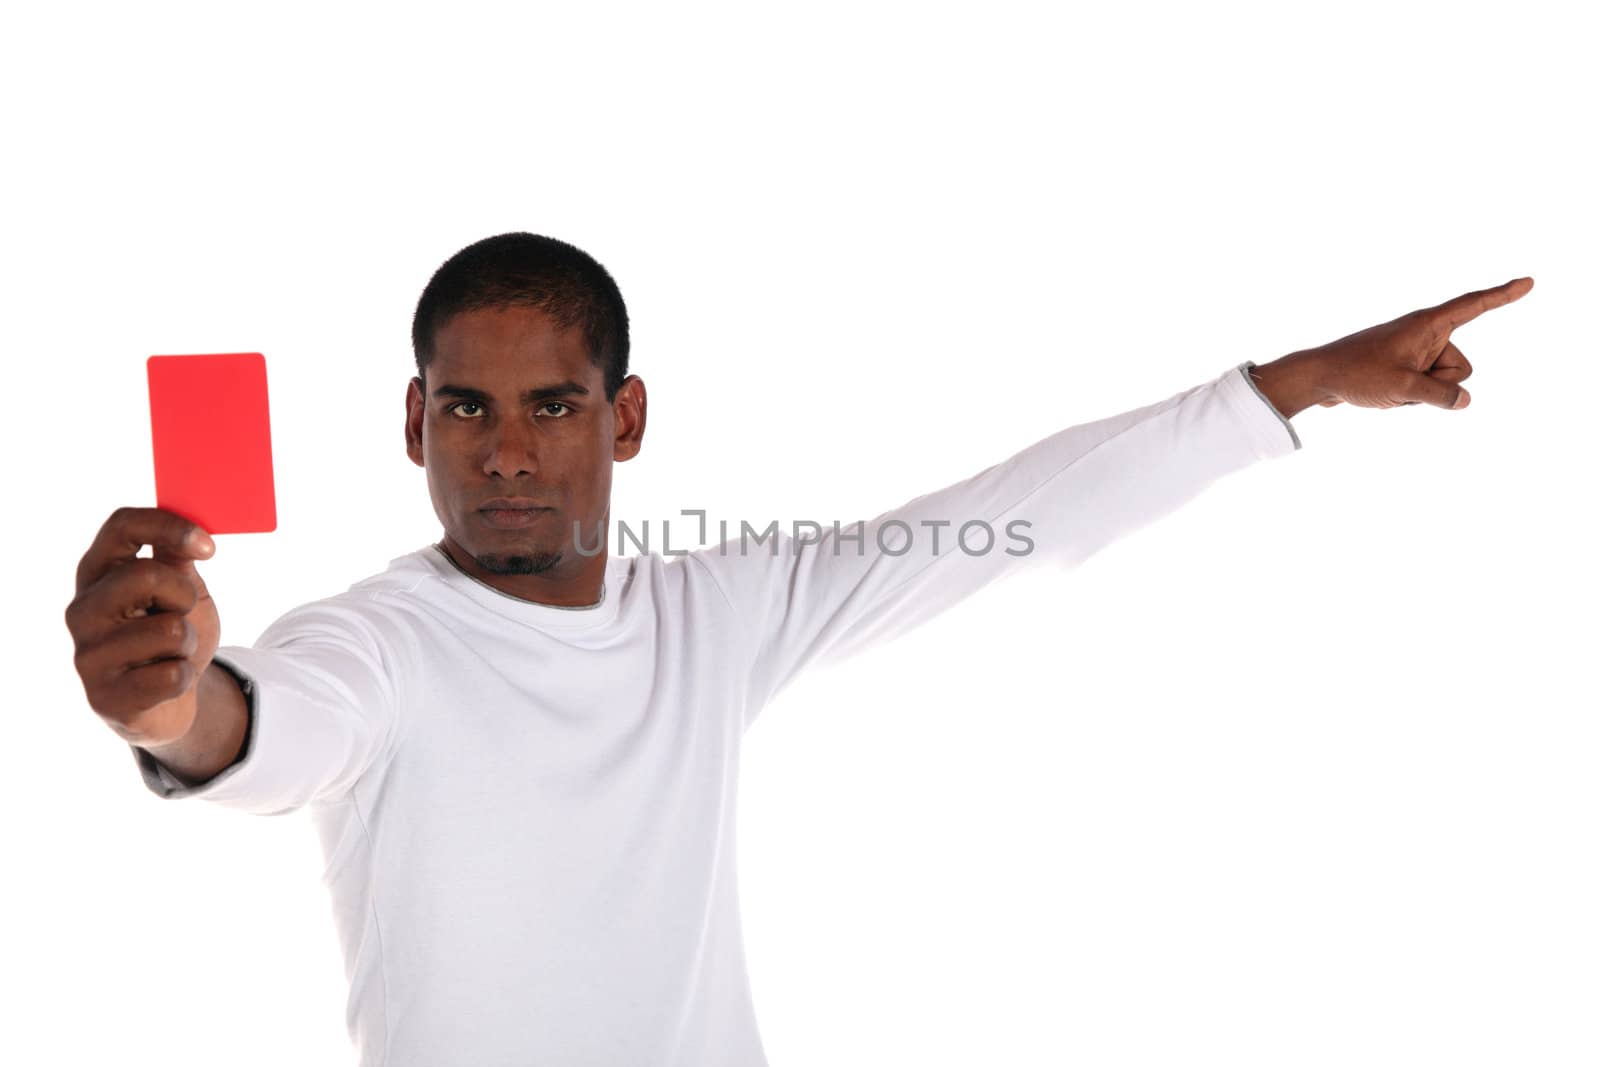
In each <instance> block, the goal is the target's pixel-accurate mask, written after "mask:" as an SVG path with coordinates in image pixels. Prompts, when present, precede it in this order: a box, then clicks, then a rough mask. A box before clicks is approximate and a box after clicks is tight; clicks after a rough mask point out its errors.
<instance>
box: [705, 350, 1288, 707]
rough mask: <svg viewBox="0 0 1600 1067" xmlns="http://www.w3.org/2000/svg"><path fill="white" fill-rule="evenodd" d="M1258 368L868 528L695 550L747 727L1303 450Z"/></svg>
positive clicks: (1024, 459)
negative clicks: (845, 667) (917, 632)
mask: <svg viewBox="0 0 1600 1067" xmlns="http://www.w3.org/2000/svg"><path fill="white" fill-rule="evenodd" d="M1254 365H1255V364H1254V363H1253V362H1248V361H1247V362H1245V363H1241V364H1239V365H1238V366H1236V367H1233V368H1230V369H1229V370H1228V371H1227V372H1226V373H1224V374H1222V375H1221V376H1219V377H1217V378H1215V379H1213V380H1211V381H1209V382H1206V383H1204V384H1201V385H1197V386H1194V387H1193V388H1190V389H1186V390H1184V391H1183V392H1180V393H1177V394H1175V395H1173V396H1171V397H1168V398H1167V399H1165V400H1162V401H1160V402H1159V403H1155V404H1150V405H1147V406H1145V407H1140V408H1136V409H1134V410H1132V411H1126V412H1123V413H1122V414H1120V415H1114V416H1112V417H1110V418H1105V419H1100V420H1098V421H1095V422H1088V423H1084V424H1081V425H1078V426H1072V427H1069V428H1067V429H1064V430H1060V431H1057V432H1056V433H1054V434H1051V435H1050V436H1049V437H1046V438H1045V439H1043V440H1041V441H1038V442H1036V443H1035V444H1032V445H1030V446H1028V447H1027V448H1024V449H1023V450H1022V451H1021V452H1018V453H1016V454H1015V455H1013V456H1011V457H1010V458H1008V459H1005V460H1003V461H1001V462H999V463H996V464H994V465H993V466H990V467H987V468H985V469H984V470H982V471H979V472H978V473H977V474H974V475H973V476H972V477H970V478H967V479H966V480H964V481H961V482H957V483H956V484H954V485H951V486H948V487H946V488H944V489H940V490H938V491H936V492H932V493H928V494H926V495H924V496H919V497H917V498H915V499H913V500H911V501H909V502H907V503H905V504H903V505H901V506H900V507H898V508H894V509H893V510H890V511H887V512H884V513H883V514H881V515H879V516H877V517H876V518H874V519H871V520H869V521H866V522H865V523H859V522H847V523H845V522H839V521H838V520H833V521H832V522H831V523H830V525H828V526H826V527H823V528H822V529H821V531H820V534H819V533H818V532H817V531H815V530H813V529H812V528H811V526H810V525H808V526H807V528H806V529H805V530H804V531H803V532H804V534H805V536H800V537H797V536H795V535H794V534H791V533H785V532H782V531H778V532H777V534H776V536H775V537H773V538H769V539H767V540H766V542H765V543H760V544H758V543H757V540H756V539H755V536H754V534H751V535H750V536H747V537H741V538H739V539H737V540H735V539H730V540H727V541H724V542H723V543H722V544H721V545H718V546H714V547H710V548H704V549H700V550H698V551H696V552H692V553H689V554H688V555H689V558H690V559H692V560H694V561H697V562H698V564H699V565H701V566H703V567H705V568H706V569H707V570H709V571H710V572H711V575H712V577H713V578H714V580H715V582H716V584H717V586H718V587H719V588H720V589H721V591H722V593H723V595H724V597H726V599H727V601H728V604H729V606H730V608H731V609H732V611H733V612H734V615H735V618H736V624H737V626H738V628H739V630H740V631H741V632H742V633H743V634H744V635H745V642H746V646H747V647H746V649H745V653H744V655H745V662H746V663H747V664H748V669H749V690H748V693H747V697H746V709H747V710H746V725H747V726H748V725H749V722H750V721H752V720H753V719H754V717H755V715H756V714H757V713H758V712H759V710H760V709H761V707H762V706H764V705H765V704H766V703H768V702H769V701H770V700H771V699H772V698H773V697H774V696H776V695H777V693H778V692H780V691H781V690H782V689H783V688H784V687H785V686H787V685H788V684H789V683H790V682H791V681H792V680H793V679H794V678H795V676H796V675H797V674H798V673H799V672H800V671H801V670H803V669H804V668H805V667H806V666H808V665H809V664H813V663H820V662H827V661H831V660H837V659H841V658H844V657H847V656H851V655H854V654H855V653H857V652H859V651H861V650H863V649H866V648H869V647H872V646H874V645H877V644H879V643H881V642H884V641H887V640H890V639H892V638H894V637H896V636H898V635H900V634H902V633H904V632H906V631H908V630H910V629H912V628H914V627H915V626H917V625H919V624H920V623H922V622H924V621H926V620H928V619H931V618H933V617H934V616H936V615H938V614H939V613H941V612H943V611H944V610H945V609H947V608H949V607H950V606H951V605H953V604H955V603H957V602H959V601H961V600H963V599H965V598H966V597H968V596H970V595H971V594H972V593H974V592H975V591H976V590H978V589H980V588H982V587H983V586H985V585H987V584H989V583H991V582H994V581H996V580H998V579H1000V578H1003V577H1007V576H1010V575H1014V574H1017V573H1021V572H1023V571H1025V570H1028V569H1030V568H1033V567H1037V566H1040V565H1044V564H1048V565H1051V566H1054V567H1057V568H1070V567H1073V566H1076V565H1077V564H1078V563H1080V562H1081V561H1083V560H1084V559H1087V558H1088V557H1089V556H1091V555H1092V554H1094V553H1095V552H1097V551H1098V550H1100V549H1101V548H1103V547H1104V546H1106V545H1107V544H1110V543H1111V542H1112V541H1115V540H1116V539H1118V538H1119V537H1123V536H1125V535H1127V534H1129V533H1131V532H1132V531H1135V530H1138V529H1139V528H1141V527H1143V526H1145V525H1146V524H1148V523H1150V522H1151V521H1153V520H1155V519H1157V518H1159V517H1161V516H1163V515H1166V514H1168V513H1170V512H1172V511H1174V510H1176V509H1177V508H1179V507H1180V506H1182V505H1183V504H1184V503H1186V502H1187V501H1189V500H1190V499H1192V498H1193V497H1194V496H1196V495H1197V494H1198V493H1199V492H1200V491H1201V490H1202V489H1204V488H1205V487H1206V486H1208V485H1210V484H1211V483H1212V482H1214V481H1216V480H1217V479H1218V478H1221V477H1223V476H1224V475H1227V474H1229V473H1231V472H1233V471H1237V470H1240V469H1242V468H1244V467H1247V466H1250V465H1251V464H1253V463H1255V462H1257V461H1259V460H1264V459H1273V458H1277V457H1279V456H1284V455H1287V454H1289V453H1292V452H1294V451H1295V450H1297V449H1299V448H1300V447H1301V446H1300V439H1299V437H1298V435H1296V434H1295V432H1294V428H1293V427H1292V426H1290V425H1289V422H1288V420H1287V419H1286V418H1284V417H1283V415H1282V414H1281V413H1280V412H1278V411H1277V409H1276V408H1274V407H1273V406H1272V405H1271V403H1269V402H1268V400H1267V399H1266V397H1265V395H1264V394H1262V393H1261V391H1260V390H1259V388H1257V386H1256V384H1255V382H1254V381H1252V380H1251V379H1250V377H1249V373H1248V372H1249V369H1250V368H1251V367H1253V366H1254ZM800 525H801V524H795V526H796V530H797V531H798V530H799V527H800ZM814 525H820V524H814ZM742 532H743V531H741V533H742ZM758 532H759V531H758Z"/></svg>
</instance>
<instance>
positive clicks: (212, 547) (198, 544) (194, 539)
mask: <svg viewBox="0 0 1600 1067" xmlns="http://www.w3.org/2000/svg"><path fill="white" fill-rule="evenodd" d="M189 542H190V543H191V544H193V545H194V547H195V548H196V549H197V550H198V551H201V552H204V553H206V554H207V555H210V554H211V553H212V552H215V551H216V550H217V546H216V542H214V541H212V540H211V538H210V537H209V536H207V534H206V532H205V531H204V530H202V529H200V528H199V527H198V526H196V527H195V528H194V529H193V530H191V531H189Z"/></svg>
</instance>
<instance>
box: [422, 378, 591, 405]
mask: <svg viewBox="0 0 1600 1067" xmlns="http://www.w3.org/2000/svg"><path fill="white" fill-rule="evenodd" d="M433 395H434V398H435V399H438V398H440V397H455V398H456V399H458V400H470V401H472V402H473V403H475V404H487V403H488V402H489V394H488V393H486V392H484V391H483V390H482V389H473V388H470V387H469V386H465V385H441V386H439V388H437V389H435V390H434V391H433ZM588 395H589V390H588V389H587V388H586V387H585V386H583V385H580V384H579V383H577V382H574V381H570V380H568V381H565V382H557V383H556V384H554V385H541V386H540V387H539V388H537V389H529V390H528V391H527V392H525V393H523V394H522V402H523V403H524V404H537V403H539V402H540V401H541V400H549V399H551V398H553V397H561V396H588Z"/></svg>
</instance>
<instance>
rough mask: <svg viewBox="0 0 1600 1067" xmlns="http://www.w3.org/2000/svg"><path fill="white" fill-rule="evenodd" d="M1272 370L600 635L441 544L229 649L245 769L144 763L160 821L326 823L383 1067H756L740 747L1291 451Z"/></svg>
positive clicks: (361, 1028) (747, 554)
mask: <svg viewBox="0 0 1600 1067" xmlns="http://www.w3.org/2000/svg"><path fill="white" fill-rule="evenodd" d="M1252 365H1253V364H1251V363H1249V362H1246V363H1244V364H1241V365H1239V366H1238V367H1234V368H1230V369H1229V370H1228V371H1227V372H1225V373H1224V374H1222V375H1221V376H1220V377H1218V378H1216V379H1214V380H1212V381H1209V382H1206V383H1205V384H1202V385H1198V386H1195V387H1193V388H1191V389H1188V390H1186V391H1184V392H1181V393H1178V394H1176V395H1174V396H1172V397H1169V398H1168V399H1166V400H1163V401H1161V402H1160V403H1156V404H1151V405H1148V406H1146V407H1141V408H1138V409H1135V410H1133V411H1128V412H1125V413H1123V414H1120V415H1115V416H1112V417H1111V418H1107V419H1101V420H1099V421H1096V422H1090V423H1086V424H1083V425H1079V426H1074V427H1071V428H1068V429H1064V430H1061V431H1059V432H1057V433H1054V434H1052V435H1051V436H1049V437H1046V438H1045V439H1043V440H1041V441H1039V442H1037V443H1035V444H1033V445H1030V446H1029V447H1027V448H1025V449H1023V450H1022V451H1021V452H1018V453H1017V454H1015V455H1013V456H1011V457H1010V458H1008V459H1006V460H1004V461H1002V462H1000V463H997V464H995V465H993V466H991V467H988V468H986V469H984V470H982V471H980V472H978V473H977V474H974V475H973V476H972V477H970V478H967V479H966V480H965V481H961V482H958V483H956V484H954V485H951V486H949V487H947V488H944V489H941V490H938V491H936V492H933V493H929V494H927V495H924V496H920V497H917V498H916V499H914V500H912V501H910V502H908V503H906V504H904V505H902V506H901V507H898V508H895V509H894V510H892V511H888V512H885V513H884V514H883V515H880V516H878V517H877V518H875V519H872V520H869V521H867V522H866V523H864V524H863V525H862V526H860V527H857V526H853V525H852V524H848V523H842V524H841V525H840V528H839V529H838V530H837V531H835V530H834V529H832V528H828V529H826V530H825V532H824V534H823V536H822V538H821V539H820V540H815V539H814V534H812V533H811V532H810V531H809V530H808V531H807V536H804V537H801V538H798V539H797V538H796V537H795V536H794V535H793V533H792V532H791V533H785V532H784V531H781V530H780V531H778V533H777V537H776V539H775V540H774V539H768V540H767V541H765V542H756V541H755V540H753V539H751V538H746V539H745V540H744V541H743V542H742V543H741V541H740V540H739V539H738V538H734V537H730V538H729V540H728V541H725V542H723V543H722V544H719V545H716V546H713V547H709V548H702V549H699V550H697V551H694V552H691V553H689V554H687V555H682V556H679V555H673V556H662V555H657V554H643V555H635V556H626V557H624V556H611V557H609V558H608V560H607V566H606V573H605V582H604V590H603V593H602V596H601V600H600V602H599V603H598V604H597V605H596V606H593V607H588V608H563V607H557V606H553V605H545V604H538V603H534V602H531V601H527V600H523V599H520V598H517V597H513V596H510V595H508V594H505V593H501V592H499V591H497V590H495V589H493V588H491V587H490V586H488V585H485V584H483V583H482V582H480V581H478V580H477V579H475V578H473V577H471V576H469V575H467V574H466V573H464V572H463V571H461V570H459V569H458V568H456V566H455V565H454V564H453V563H451V562H450V561H449V559H448V557H446V556H445V555H444V554H443V553H442V552H441V551H440V549H439V548H438V547H437V546H433V545H430V546H428V547H427V548H424V549H420V550H418V551H416V552H412V553H410V554H408V555H404V556H401V557H399V558H397V559H395V560H393V561H392V562H391V563H390V564H389V567H388V569H387V570H385V571H384V572H383V573H381V574H377V575H374V576H373V577H370V578H367V579H365V580H363V581H360V582H357V583H356V584H355V585H353V586H351V587H350V588H349V589H348V590H347V591H346V592H343V593H340V594H338V595H336V596H331V597H328V598H326V599H323V600H318V601H315V602H313V603H309V604H305V605H302V606H300V607H297V608H294V609H293V610H291V611H289V612H288V613H287V614H285V615H283V616H282V617H281V618H279V619H278V620H277V621H275V622H274V623H273V624H272V625H271V626H269V627H268V628H267V629H266V631H265V632H263V633H262V635H261V637H260V638H259V639H258V640H257V641H256V643H255V646H254V647H242V646H224V647H222V648H219V649H218V650H217V654H216V659H217V661H218V662H219V663H220V664H222V665H223V666H225V667H227V668H229V669H230V670H232V671H233V672H234V673H235V674H236V675H237V676H238V677H239V678H240V679H241V682H242V684H243V685H244V688H245V691H246V695H247V697H248V698H249V704H250V707H251V722H250V730H249V736H248V739H247V742H246V747H245V749H244V755H243V756H242V758H241V759H239V760H238V761H237V762H235V764H234V765H233V766H231V767H229V768H227V769H226V770H224V771H223V772H222V773H221V774H219V775H218V776H217V777H215V778H213V779H212V780H211V781H209V782H207V783H205V784H204V785H202V786H199V787H197V788H192V789H190V788H185V787H183V786H182V785H181V784H180V783H179V782H178V781H177V780H176V779H175V778H173V777H172V775H171V774H170V773H168V772H167V770H166V768H164V767H162V766H161V765H160V764H158V763H157V762H156V761H155V760H154V759H152V758H151V757H150V756H149V754H148V753H146V752H145V751H144V750H142V749H139V748H134V749H133V753H134V757H135V759H136V761H137V763H138V765H139V768H140V771H141V773H142V776H143V780H144V782H145V783H146V785H148V787H149V788H150V789H151V790H153V791H154V792H156V793H157V794H159V795H161V796H164V797H174V798H176V797H197V798H202V799H205V800H209V801H211V802H213V803H216V804H220V805H223V806H225V807H231V808H236V809H239V810H241V811H246V812H252V813H255V814H263V815H280V814H284V813H286V812H290V811H295V810H297V809H300V808H302V807H303V808H305V809H307V810H308V811H309V813H310V815H311V817H312V820H313V822H314V824H315V826H316V829H317V832H318V835H319V837H320V840H321V845H322V850H323V853H324V856H325V858H326V861H327V868H326V875H325V882H326V885H327V887H328V891H329V893H330V896H331V899H332V903H333V910H334V918H335V924H336V927H337V930H338V934H339V938H340V941H341V947H342V950H343V956H344V961H345V972H346V975H347V977H348V979H349V999H348V1005H347V1015H346V1018H347V1023H348V1026H349V1030H350V1034H351V1038H352V1040H353V1041H354V1043H355V1046H356V1049H357V1052H358V1055H359V1059H360V1063H361V1064H362V1065H363V1067H376V1065H379V1064H386V1065H388V1067H413V1065H416V1067H422V1065H427V1067H445V1065H454V1064H461V1065H471V1067H496V1065H512V1064H516V1065H519V1067H521V1065H527V1064H545V1063H549V1064H562V1065H563V1067H579V1065H602V1064H603V1065H608V1067H610V1065H616V1064H629V1065H662V1067H760V1065H763V1064H765V1063H766V1058H765V1055H764V1054H763V1051H762V1045H761V1038H760V1034H759V1032H758V1029H757V1025H756V1018H755V1013H754V1008H753V1004H752V1000H751V993H750V987H749V979H748V976H747V973H746V966H745V957H744V949H743V943H742V936H741V929H740V917H739V901H738V892H737V884H738V883H737V855H736V850H735V845H736V833H735V821H734V819H735V810H736V800H737V792H738V783H739V754H740V743H741V739H742V737H743V735H744V732H745V731H746V729H748V727H749V726H750V725H751V723H752V722H753V721H754V720H755V718H756V716H757V714H758V713H759V712H760V710H761V708H762V707H763V706H764V705H765V704H766V703H767V702H768V701H770V700H771V699H772V697H773V696H774V695H775V694H776V693H777V692H778V691H779V690H781V689H782V688H783V687H784V686H785V685H786V684H787V683H788V682H789V681H790V680H792V679H793V678H794V677H795V676H796V674H797V673H798V672H799V671H801V670H802V669H803V668H805V667H806V666H807V665H808V664H811V663H815V662H819V661H822V660H825V659H831V658H836V657H841V656H845V655H849V654H852V653H854V652H856V651H859V650H861V649H864V648H867V647H869V646H871V645H874V644H876V643H879V642H881V641H884V640H887V639H889V638H891V637H893V636H895V635H896V634H899V633H901V632H904V631H906V630H909V629H911V628H912V627H914V626H916V625H918V624H919V623H921V622H923V621H925V620H927V619H929V618H931V617H932V616H934V615H936V614H937V613H939V612H941V611H943V610H944V609H946V608H948V607H950V606H951V605H953V604H955V603H956V602H957V601H960V600H961V599H963V598H965V597H966V596H968V595H969V594H971V593H972V592H974V591H975V590H977V589H979V588H980V587H982V586H984V585H985V584H987V583H989V582H991V581H994V580H996V579H998V578H1001V577H1002V576H1006V575H1010V574H1013V573H1016V572H1018V571H1020V570H1022V569H1024V568H1027V567H1030V566H1033V565H1036V564H1039V563H1050V564H1052V565H1055V566H1063V567H1064V566H1072V565H1075V564H1077V563H1078V562H1080V561H1082V560H1083V559H1085V558H1086V557H1088V556H1089V555H1090V554H1092V553H1093V552H1095V551H1097V550H1098V549H1100V548H1101V547H1103V546H1105V545H1106V544H1109V543H1110V542H1111V541H1113V540H1115V539H1116V538H1118V537H1121V536H1123V535H1124V534H1127V533H1129V532H1131V531H1133V530H1135V529H1138V528H1139V527H1141V526H1143V525H1145V524H1146V523H1149V522H1150V521H1152V520H1154V519H1156V518H1158V517H1160V516H1161V515H1164V514H1167V513H1169V512H1171V511H1173V510H1174V509H1176V508H1178V507H1180V506H1181V505H1182V504H1184V503H1185V502H1186V501H1188V500H1189V499H1191V498H1193V497H1194V496H1195V495H1196V494H1198V493H1199V492H1200V491H1201V490H1202V489H1204V488H1205V487H1206V486H1207V485H1209V484H1210V483H1212V482H1213V481H1215V480H1216V479H1218V478H1220V477H1222V476H1223V475H1226V474H1228V473H1230V472H1233V471H1236V470H1239V469H1241V468H1243V467H1247V466H1249V465H1251V464H1253V463H1255V462H1256V461H1258V460H1262V459H1270V458H1275V457H1278V456H1282V455H1286V454H1288V453H1290V452H1292V451H1294V450H1295V449H1298V448H1299V447H1300V441H1299V439H1298V437H1297V435H1296V434H1295V432H1294V429H1293V427H1291V426H1290V425H1289V423H1288V420H1287V419H1285V418H1284V417H1283V416H1282V415H1281V414H1279V413H1278V412H1277V411H1276V410H1275V409H1274V408H1273V407H1272V406H1271V405H1270V404H1269V403H1268V402H1267V400H1266V398H1265V397H1264V396H1263V395H1262V394H1261V393H1260V392H1259V390H1258V389H1257V388H1256V386H1255V384H1254V382H1252V381H1251V380H1250V378H1249V375H1248V373H1247V371H1248V368H1249V367H1250V366H1252ZM941 521H946V522H948V523H949V525H947V526H941V525H939V523H940V522H941ZM975 521H976V522H977V523H979V525H972V524H973V523H974V522H975ZM983 524H986V526H987V528H988V529H989V530H990V531H991V533H992V543H990V541H989V537H988V536H986V535H985V533H984V529H983ZM752 525H754V524H752ZM964 525H967V526H968V529H967V532H966V536H965V538H964V539H962V538H960V537H958V534H959V533H960V531H961V528H962V527H963V526H964ZM853 533H859V535H860V536H859V537H857V538H851V537H850V536H849V535H851V534H853ZM935 538H937V548H936V549H935V547H934V539H935ZM986 543H987V544H988V548H987V550H984V548H985V545H986Z"/></svg>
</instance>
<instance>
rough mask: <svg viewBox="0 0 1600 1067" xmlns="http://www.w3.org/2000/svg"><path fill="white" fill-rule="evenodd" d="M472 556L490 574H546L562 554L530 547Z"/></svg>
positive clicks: (558, 561) (560, 558) (559, 560)
mask: <svg viewBox="0 0 1600 1067" xmlns="http://www.w3.org/2000/svg"><path fill="white" fill-rule="evenodd" d="M472 558H473V559H475V560H476V561H477V563H478V566H480V567H482V568H483V569H484V570H485V571H486V572H487V573H489V574H544V573H546V572H548V571H550V570H553V569H554V568H555V567H556V565H557V564H559V563H560V562H561V560H562V555H561V553H560V552H549V551H546V550H544V549H539V548H530V549H527V550H526V551H523V552H494V553H490V554H488V555H483V556H479V555H474V556H473V557H472Z"/></svg>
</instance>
